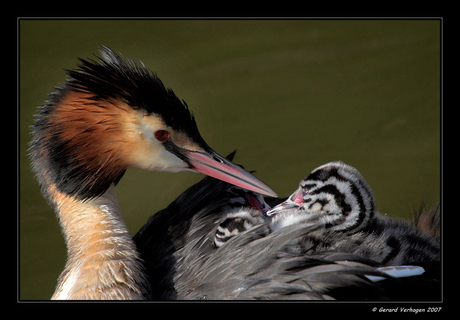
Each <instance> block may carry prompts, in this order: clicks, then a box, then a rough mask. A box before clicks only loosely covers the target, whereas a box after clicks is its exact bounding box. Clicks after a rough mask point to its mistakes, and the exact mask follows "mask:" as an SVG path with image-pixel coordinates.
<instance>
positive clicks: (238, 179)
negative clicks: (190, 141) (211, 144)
mask: <svg viewBox="0 0 460 320" xmlns="http://www.w3.org/2000/svg"><path fill="white" fill-rule="evenodd" d="M181 153H182V155H184V156H185V157H186V159H185V160H186V161H187V162H188V163H189V165H190V169H192V170H194V171H197V172H201V173H203V174H205V175H208V176H211V177H214V178H216V179H219V180H223V181H225V182H228V183H231V184H234V185H236V186H238V187H241V188H245V189H248V190H251V191H254V192H257V193H261V194H264V195H267V196H270V197H276V198H277V197H278V195H277V194H276V192H275V191H273V189H272V188H270V187H269V186H268V185H266V184H265V183H263V182H262V181H261V180H259V179H258V178H256V177H254V176H253V175H252V174H250V173H249V172H247V171H246V170H244V169H242V168H240V167H239V166H237V165H236V164H234V163H232V162H230V161H228V160H227V159H225V158H224V157H222V156H221V155H220V154H218V153H217V152H215V151H214V150H212V149H210V148H209V149H208V150H207V151H190V150H186V149H182V150H181Z"/></svg>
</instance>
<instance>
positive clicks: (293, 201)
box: [267, 188, 303, 217]
mask: <svg viewBox="0 0 460 320" xmlns="http://www.w3.org/2000/svg"><path fill="white" fill-rule="evenodd" d="M302 205H303V199H302V189H301V188H299V189H298V190H297V191H296V192H294V194H293V195H292V196H290V197H289V198H288V199H286V201H284V202H282V203H280V204H279V205H277V206H275V207H273V208H272V209H271V210H269V211H268V212H267V216H269V217H270V216H274V215H275V214H278V213H280V212H281V211H284V210H289V209H299V208H301V207H302Z"/></svg>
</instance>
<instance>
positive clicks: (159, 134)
mask: <svg viewBox="0 0 460 320" xmlns="http://www.w3.org/2000/svg"><path fill="white" fill-rule="evenodd" d="M154 135H155V139H157V140H158V141H165V140H167V139H169V137H170V136H171V133H169V131H166V130H157V131H155V133H154Z"/></svg>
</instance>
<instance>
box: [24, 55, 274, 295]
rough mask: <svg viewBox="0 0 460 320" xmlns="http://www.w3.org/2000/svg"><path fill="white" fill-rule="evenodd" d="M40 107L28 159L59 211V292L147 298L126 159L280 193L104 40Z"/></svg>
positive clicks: (129, 162)
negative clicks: (126, 216) (126, 192)
mask: <svg viewBox="0 0 460 320" xmlns="http://www.w3.org/2000/svg"><path fill="white" fill-rule="evenodd" d="M100 54H101V56H102V58H99V59H98V61H94V60H90V59H88V60H82V59H80V61H81V64H80V65H79V68H77V69H75V70H70V71H68V75H69V79H68V80H67V81H66V82H65V83H64V84H63V85H61V86H60V87H58V88H57V91H56V92H54V93H51V94H50V95H49V100H48V101H47V102H46V104H45V105H44V106H43V107H41V109H40V111H39V113H38V114H37V115H36V120H35V123H34V125H33V131H32V135H33V138H32V141H31V142H30V157H31V161H32V169H33V172H34V174H35V176H36V178H37V180H38V182H39V184H40V187H41V191H42V193H43V195H44V197H45V198H46V199H47V200H48V202H49V204H50V205H51V206H52V207H53V208H54V210H55V211H56V213H57V216H58V219H59V223H60V225H61V228H62V232H63V235H64V238H65V240H66V243H67V251H68V259H67V263H66V266H65V269H64V271H63V272H62V274H61V276H60V277H59V280H58V285H57V288H56V291H55V293H54V295H53V297H52V299H145V298H148V297H149V293H150V288H149V282H148V280H147V279H146V277H145V270H144V267H143V263H142V261H141V259H140V258H139V254H138V253H137V251H136V247H135V245H134V243H133V241H132V239H131V237H130V235H129V232H128V229H127V227H126V225H125V223H124V222H123V219H122V217H121V213H120V210H119V207H118V204H117V199H116V195H115V189H114V186H115V185H116V184H117V182H118V181H119V180H120V179H121V177H122V176H123V174H124V172H125V171H126V169H127V168H128V167H137V168H141V169H146V170H158V171H170V172H178V171H186V170H188V171H196V172H201V173H204V174H206V175H210V176H213V177H215V178H218V179H222V180H224V181H227V182H229V183H232V184H235V185H238V186H240V187H243V188H247V189H250V190H254V191H257V192H260V193H262V194H266V195H270V196H276V193H275V192H274V191H273V190H272V189H271V188H270V187H268V186H267V185H266V184H264V183H263V182H262V181H260V180H259V179H257V178H255V177H254V176H252V175H251V174H249V173H248V172H246V171H244V170H243V169H241V168H240V167H238V166H236V165H234V164H232V163H231V162H230V161H228V160H226V159H225V158H223V157H221V156H220V155H219V154H217V153H216V152H215V151H213V150H212V149H211V148H210V147H209V146H208V145H207V144H206V142H205V141H204V140H203V138H202V137H201V135H200V133H199V131H198V128H197V125H196V122H195V119H194V117H193V115H192V114H191V113H190V111H189V109H188V107H187V105H186V103H185V102H184V101H181V100H179V99H178V98H177V97H176V95H175V94H174V93H173V91H172V90H171V89H167V88H165V86H164V85H163V83H162V82H161V81H160V79H159V78H158V77H157V76H156V75H155V74H153V73H152V72H150V71H149V70H147V69H146V68H145V66H144V65H139V64H137V63H135V62H133V61H131V60H129V59H122V58H121V57H120V56H119V55H117V54H115V53H114V52H113V51H112V50H111V49H109V48H107V47H104V46H102V47H101V49H100Z"/></svg>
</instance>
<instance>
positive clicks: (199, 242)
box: [133, 177, 441, 301]
mask: <svg viewBox="0 0 460 320" xmlns="http://www.w3.org/2000/svg"><path fill="white" fill-rule="evenodd" d="M350 180H352V181H355V180H354V179H353V178H350ZM355 182H356V181H355ZM348 200H350V199H348ZM279 201H280V200H278V199H275V200H270V201H268V204H269V205H275V204H276V203H277V202H279ZM331 201H333V200H332V199H331ZM266 210H267V203H265V201H264V199H262V198H261V197H259V196H258V195H257V194H255V193H254V192H251V191H247V190H244V189H241V188H238V187H235V186H231V185H229V184H227V183H225V182H223V181H218V180H216V179H213V178H210V177H205V178H204V179H203V180H202V181H200V182H199V183H197V184H195V185H194V186H192V187H190V188H189V189H188V190H186V191H185V192H183V193H182V194H181V195H180V196H179V197H178V198H177V199H176V200H175V201H174V202H172V203H171V204H170V205H169V206H168V207H167V208H165V209H163V210H161V211H160V212H158V213H156V214H154V215H153V216H152V217H151V218H150V219H149V221H148V222H147V224H146V225H145V226H144V227H143V228H142V229H141V230H140V231H139V232H138V233H137V234H136V235H135V236H134V237H133V239H134V241H135V243H136V246H137V247H138V250H139V253H140V254H141V257H142V258H143V259H144V260H145V263H146V266H147V269H148V276H149V278H150V279H151V283H152V290H153V296H155V297H156V298H157V299H191V300H193V299H205V300H220V299H307V300H320V299H337V300H387V299H388V300H411V301H417V300H439V299H440V294H441V289H440V264H439V262H433V261H425V262H420V263H417V264H415V265H414V264H412V263H411V265H402V266H401V265H397V266H390V265H385V264H382V263H380V262H379V261H376V260H373V259H369V258H366V257H363V256H360V255H357V254H354V253H351V252H346V251H341V250H340V249H334V248H333V247H327V246H325V247H324V250H316V251H312V250H309V247H307V246H306V244H307V243H306V242H305V241H306V239H309V236H310V235H311V234H314V233H315V232H319V231H320V230H321V229H322V228H323V227H322V226H321V225H320V224H319V223H318V220H315V219H313V220H311V221H308V220H307V219H304V221H302V220H301V219H299V220H295V219H289V217H287V216H285V218H286V219H288V221H287V222H289V223H287V224H286V225H284V226H281V225H279V224H278V223H275V227H274V225H273V224H271V222H273V221H272V219H274V217H273V218H271V217H269V216H266V217H261V216H263V215H266V213H264V211H266ZM292 213H293V212H292ZM279 214H281V212H279ZM296 214H298V215H299V214H302V213H301V212H297V213H296ZM258 215H259V216H258ZM248 216H249V218H248ZM274 216H276V214H274ZM254 219H256V220H257V222H256V224H253V223H254ZM279 219H281V215H280V216H279ZM278 222H279V220H278ZM290 222H294V223H292V224H290ZM225 232H228V233H229V234H231V236H230V237H228V238H225V239H221V240H222V242H221V243H216V236H217V235H218V234H219V233H221V235H223V234H224V233H225ZM339 238H340V236H339ZM329 240H330V239H328V238H325V243H326V244H327V242H328V241H329ZM318 242H319V243H321V239H318ZM393 277H397V278H398V279H394V278H393Z"/></svg>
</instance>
